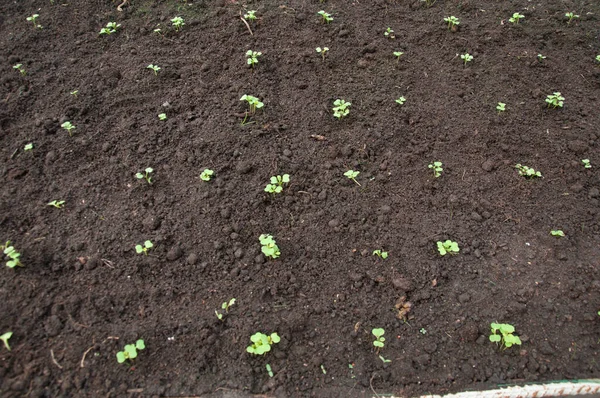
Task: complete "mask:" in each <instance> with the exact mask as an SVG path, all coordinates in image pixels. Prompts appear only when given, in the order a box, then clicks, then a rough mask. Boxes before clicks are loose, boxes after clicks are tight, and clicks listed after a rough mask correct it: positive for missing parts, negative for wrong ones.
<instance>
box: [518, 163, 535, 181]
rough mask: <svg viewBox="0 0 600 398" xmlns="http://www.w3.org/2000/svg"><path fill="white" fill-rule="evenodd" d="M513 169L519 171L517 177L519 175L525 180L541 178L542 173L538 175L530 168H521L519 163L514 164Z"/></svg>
mask: <svg viewBox="0 0 600 398" xmlns="http://www.w3.org/2000/svg"><path fill="white" fill-rule="evenodd" d="M515 168H516V169H517V170H519V175H521V176H523V177H525V178H534V177H538V178H541V177H542V173H540V172H539V171H535V170H534V169H532V168H531V167H527V166H523V165H521V164H520V163H518V164H516V165H515Z"/></svg>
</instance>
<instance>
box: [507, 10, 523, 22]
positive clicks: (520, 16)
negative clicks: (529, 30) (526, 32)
mask: <svg viewBox="0 0 600 398" xmlns="http://www.w3.org/2000/svg"><path fill="white" fill-rule="evenodd" d="M523 18H525V15H523V14H519V13H518V12H515V13H514V14H513V15H512V17H510V18H509V19H508V21H509V22H512V23H514V24H515V25H516V24H518V23H519V21H520V20H521V19H523Z"/></svg>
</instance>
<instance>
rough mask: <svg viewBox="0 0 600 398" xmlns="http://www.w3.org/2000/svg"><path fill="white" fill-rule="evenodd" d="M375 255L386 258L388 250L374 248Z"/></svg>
mask: <svg viewBox="0 0 600 398" xmlns="http://www.w3.org/2000/svg"><path fill="white" fill-rule="evenodd" d="M373 255H374V256H377V257H379V258H381V259H383V260H385V259H386V258H388V252H384V251H382V250H380V249H377V250H373Z"/></svg>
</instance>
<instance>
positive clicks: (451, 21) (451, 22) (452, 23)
mask: <svg viewBox="0 0 600 398" xmlns="http://www.w3.org/2000/svg"><path fill="white" fill-rule="evenodd" d="M444 21H445V22H448V29H450V30H452V31H455V30H456V29H457V26H458V25H460V21H459V20H458V18H456V17H455V16H450V17H446V18H444Z"/></svg>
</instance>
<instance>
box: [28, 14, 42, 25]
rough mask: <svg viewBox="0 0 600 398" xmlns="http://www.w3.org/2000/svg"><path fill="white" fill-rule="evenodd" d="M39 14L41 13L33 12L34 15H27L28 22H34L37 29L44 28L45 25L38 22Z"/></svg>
mask: <svg viewBox="0 0 600 398" xmlns="http://www.w3.org/2000/svg"><path fill="white" fill-rule="evenodd" d="M39 16H40V15H39V14H33V15H32V16H30V17H27V22H31V23H33V27H34V28H36V29H42V28H43V26H42V25H40V24H38V23H37V19H38V17H39Z"/></svg>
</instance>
